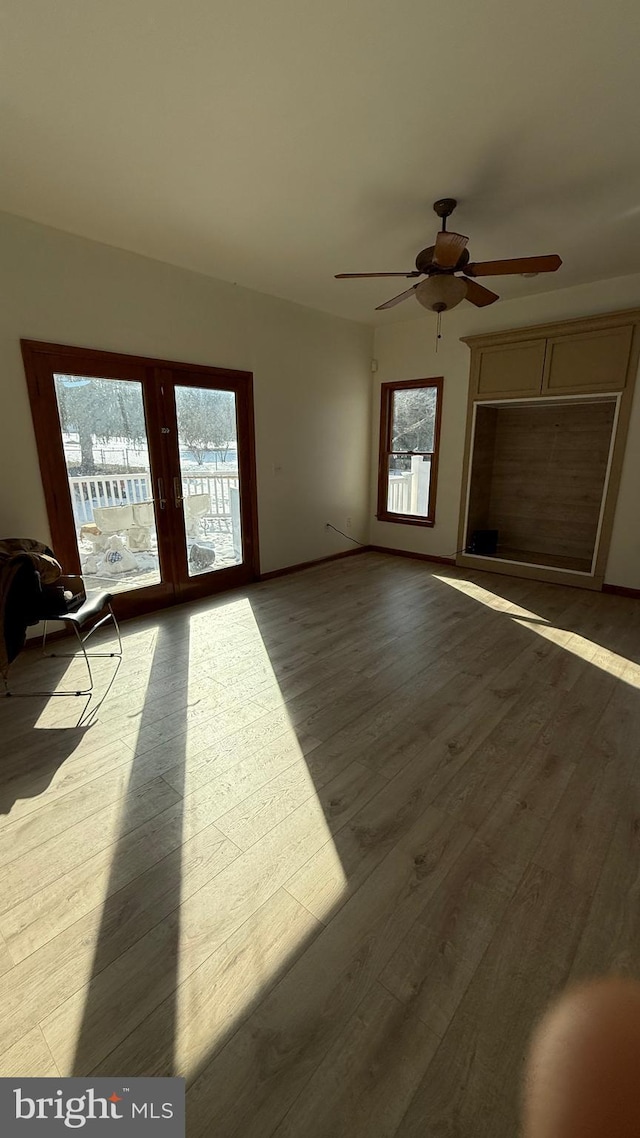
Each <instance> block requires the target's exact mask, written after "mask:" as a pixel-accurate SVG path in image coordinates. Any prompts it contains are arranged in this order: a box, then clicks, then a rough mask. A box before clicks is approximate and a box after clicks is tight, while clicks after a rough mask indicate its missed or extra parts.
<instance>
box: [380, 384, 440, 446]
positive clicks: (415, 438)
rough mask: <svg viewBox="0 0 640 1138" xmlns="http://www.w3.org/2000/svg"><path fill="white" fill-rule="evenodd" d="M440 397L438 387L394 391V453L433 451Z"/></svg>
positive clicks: (392, 431)
mask: <svg viewBox="0 0 640 1138" xmlns="http://www.w3.org/2000/svg"><path fill="white" fill-rule="evenodd" d="M437 397H438V393H437V390H436V388H435V387H409V388H406V389H405V390H400V391H394V393H393V407H392V418H391V450H429V451H432V450H433V446H434V435H435V422H436V402H437Z"/></svg>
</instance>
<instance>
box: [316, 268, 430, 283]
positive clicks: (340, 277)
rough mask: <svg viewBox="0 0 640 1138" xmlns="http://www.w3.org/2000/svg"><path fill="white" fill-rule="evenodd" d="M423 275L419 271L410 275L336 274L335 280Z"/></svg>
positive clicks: (415, 270)
mask: <svg viewBox="0 0 640 1138" xmlns="http://www.w3.org/2000/svg"><path fill="white" fill-rule="evenodd" d="M420 276H422V274H421V273H419V272H418V271H417V269H412V270H411V272H410V273H336V275H335V279H336V280H337V281H344V280H352V279H353V278H354V277H420Z"/></svg>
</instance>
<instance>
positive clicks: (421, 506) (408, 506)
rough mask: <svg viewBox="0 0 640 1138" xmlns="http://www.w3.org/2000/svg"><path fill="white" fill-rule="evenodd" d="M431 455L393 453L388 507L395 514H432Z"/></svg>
mask: <svg viewBox="0 0 640 1138" xmlns="http://www.w3.org/2000/svg"><path fill="white" fill-rule="evenodd" d="M430 482H431V458H430V457H426V456H423V455H421V454H391V455H389V473H388V481H387V509H388V510H389V511H390V512H391V513H393V514H413V515H414V516H415V517H419V518H427V517H428V516H429V484H430Z"/></svg>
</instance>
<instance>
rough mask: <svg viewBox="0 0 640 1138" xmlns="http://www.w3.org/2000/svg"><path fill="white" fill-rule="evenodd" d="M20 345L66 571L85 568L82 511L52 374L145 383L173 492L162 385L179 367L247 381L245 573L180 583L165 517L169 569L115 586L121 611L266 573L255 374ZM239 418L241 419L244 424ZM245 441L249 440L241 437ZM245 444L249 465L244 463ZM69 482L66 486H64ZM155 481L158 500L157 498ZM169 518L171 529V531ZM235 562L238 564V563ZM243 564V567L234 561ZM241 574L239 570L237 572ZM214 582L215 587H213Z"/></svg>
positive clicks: (52, 522) (223, 382)
mask: <svg viewBox="0 0 640 1138" xmlns="http://www.w3.org/2000/svg"><path fill="white" fill-rule="evenodd" d="M20 347H21V350H22V358H23V362H24V369H25V375H26V381H27V390H28V393H29V402H30V406H31V414H32V419H33V426H34V432H35V437H36V444H37V449H38V460H39V464H40V472H41V475H42V485H43V491H44V497H45V502H46V506H47V514H48V518H49V526H50V529H51V540H52V542H53V547H54V550H55V552H56V555H57V556H58V558H59V560H60V561H61V563H62V565H63V567H64V569H65V572H67V573H79V572H80V558H79V554H78V547H77V541H76V537H75V519H74V516H73V508H72V504H71V495H70V492H69V490H68V486H69V482H68V470H67V464H66V461H65V457H64V448H63V445H62V430H61V423H60V416H59V413H58V405H57V400H56V396H55V389H54V387H53V384H52V382H51V376H52V373H53V371H61V372H65V373H67V374H70V375H73V374H76V375H91V374H96V376H97V378H101V374H102V373H104V375H105V376H106V377H107V378H110V379H128V380H133V381H137V382H140V383H143V387H144V391H145V395H146V396H147V398H146V402H145V410H146V418H147V432H148V436H149V437H148V439H147V443H148V447H149V455H150V459H151V462H152V464H153V466H154V468H155V471H156V473H157V474H158V475H159V476H161V477H163V478H165V479H166V487H167V492H168V493H169V492H170V489H171V482H170V479H171V477H172V476H173V474H174V473H175V471H174V470H172V468H171V465H170V463H171V459H170V454H169V447H168V445H167V443H166V441H165V436H164V435H163V434H162V431H161V426H162V418H163V406H162V396H161V393H160V390H159V387H160V376H161V374H162V373H164V374H165V375H166V373H167V371H169V370H170V371H171V372H172V373H185V374H186V375H189V377H190V378H189V382H190V383H191V381H192V380H193V383H194V385H195V384H196V383H198V382H199V384H200V385H202V386H209V387H213V386H216V385H217V386H220V387H222V388H225V387H227V389H228V388H229V387H231V386H232V385H233V389H234V390H236V387H237V385H238V384H240V386H241V388H242V395H243V399H242V404H243V406H244V408H245V414H244V416H243V422H242V427H243V438H242V440H241V439H240V438H239V440H238V442H239V445H238V466H239V469H243V471H244V480H243V483H242V495H243V507H244V508H243V511H242V513H243V518H245V517H246V521H243V534H242V536H243V542H245V545H244V548H243V559H244V560H243V566H244V567H245V573H244V574H240V576H241V577H242V578H243V579H242V580H241V581H238V580H235V579H232V580H230V577H232V574H230V572H229V570H227V569H222V570H219V571H218V572H217V573H215V574H204V575H203V576H202V577H201V578H197V577H196V578H193V581H194V586H193V588H190V589H188V590H185V589H177V588H176V587H175V585H174V582H175V580H176V563H175V556H174V553H173V551H172V549H171V542H170V541H167V540H166V535H165V538H164V539H161V536H160V528H161V527H160V525H159V519H158V555H159V561H160V565H161V571H162V574H163V578H164V579H163V581H162V582H161V583H160V584H159V585H151V586H148V587H146V588H144V589H133V590H130V591H129V592H125V593H121V594H115V603H116V607H117V611H118V614H119V615H120V616H122V617H127V616H133V615H137V614H139V613H142V612H148V611H152V610H153V609H156V608H162V607H164V606H165V605H168V604H174V603H178V602H180V601H183V600H185V599H188V598H189V597H191V596H194V597H195V596H203V595H207V594H209V593H212V594H213V593H215V592H218V591H221V590H222V589H224V588H225V587H226V588H229V587H232V586H233V585H237V584H245V583H249V581H253V580H258V579H259V577H260V551H259V540H258V507H257V480H256V460H255V425H254V411H253V374H252V373H251V372H247V371H235V370H232V369H230V368H218V367H209V366H207V365H203V364H190V363H184V362H182V361H175V360H165V359H157V358H155V357H150V356H136V355H128V354H125V353H122V352H109V351H103V350H101V349H95V348H80V347H76V346H71V345H68V344H56V343H50V342H47V341H40V340H26V339H25V340H21V341H20ZM239 425H240V424H239ZM240 444H242V445H240ZM241 452H242V468H241V466H240V462H241V457H240V456H241ZM62 486H65V487H66V488H67V492H66V494H63V493H61V492H60V487H62ZM156 489H157V488H156V487H154V500H155V499H156ZM172 524H175V523H169V525H168V530H169V532H170V531H171V527H172ZM232 568H234V567H232ZM235 568H237V567H235ZM235 576H236V577H237V576H238V574H236V575H235ZM212 586H213V587H212Z"/></svg>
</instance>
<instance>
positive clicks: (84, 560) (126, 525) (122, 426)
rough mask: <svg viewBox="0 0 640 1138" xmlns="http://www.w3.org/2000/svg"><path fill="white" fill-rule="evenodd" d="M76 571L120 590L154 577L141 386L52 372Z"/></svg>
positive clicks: (156, 575) (88, 579)
mask: <svg viewBox="0 0 640 1138" xmlns="http://www.w3.org/2000/svg"><path fill="white" fill-rule="evenodd" d="M54 381H55V386H56V398H57V401H58V411H59V414H60V423H61V425H62V443H63V447H64V457H65V461H66V464H67V476H68V479H69V491H70V494H71V505H72V507H73V516H74V521H75V530H76V540H77V542H78V552H79V554H80V565H81V568H82V575H83V577H85V578H86V581H85V584H86V586H87V588H88V589H90V588H94V587H95V588H100V589H105V588H106V589H108V590H109V592H111V593H123V592H127V591H128V590H129V589H141V588H144V587H145V586H147V585H157V584H158V583H159V581H160V566H159V562H158V540H157V535H156V518H155V508H154V503H153V483H152V479H151V469H150V466H149V449H148V447H147V428H146V423H145V416H144V402H143V398H142V384H141V383H139V382H138V381H137V380H133V379H96V378H95V377H93V376H79V375H57V374H56V375H54Z"/></svg>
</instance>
